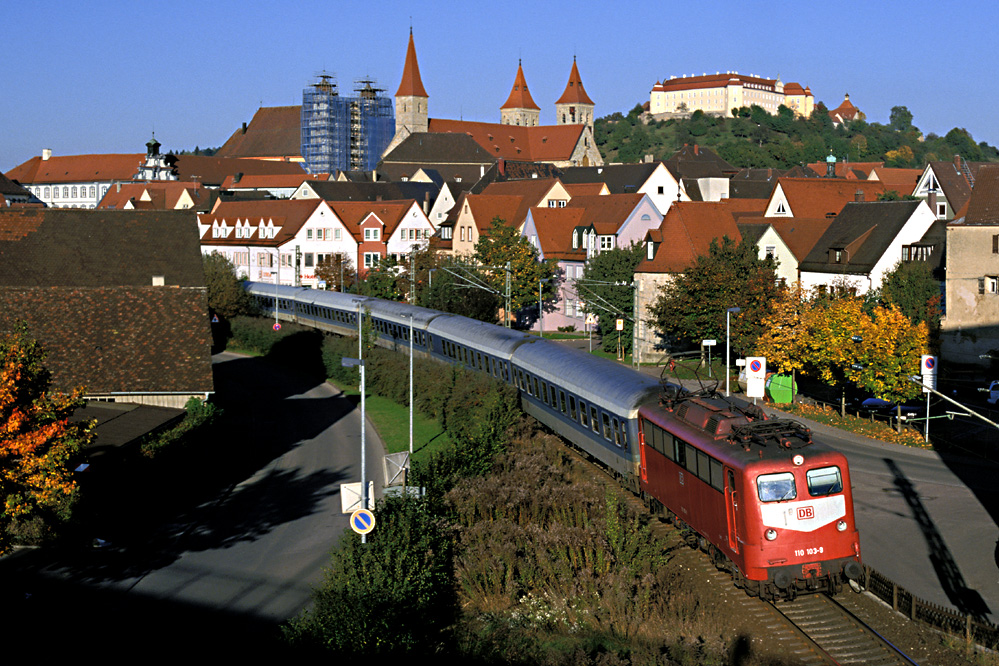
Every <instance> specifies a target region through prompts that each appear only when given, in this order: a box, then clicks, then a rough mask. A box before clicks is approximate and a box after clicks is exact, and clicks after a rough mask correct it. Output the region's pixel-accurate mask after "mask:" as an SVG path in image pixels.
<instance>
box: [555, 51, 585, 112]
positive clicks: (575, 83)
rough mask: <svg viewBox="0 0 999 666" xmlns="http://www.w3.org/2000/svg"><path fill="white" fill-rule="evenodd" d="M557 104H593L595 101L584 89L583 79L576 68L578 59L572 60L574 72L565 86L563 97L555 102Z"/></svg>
mask: <svg viewBox="0 0 999 666" xmlns="http://www.w3.org/2000/svg"><path fill="white" fill-rule="evenodd" d="M555 103H556V104H593V100H592V99H590V96H589V95H587V94H586V90H584V89H583V79H582V78H580V76H579V69H578V68H577V67H576V57H575V56H573V58H572V71H570V72H569V82H568V83H566V84H565V91H564V92H563V93H562V96H561V97H559V98H558V99H557V100H555Z"/></svg>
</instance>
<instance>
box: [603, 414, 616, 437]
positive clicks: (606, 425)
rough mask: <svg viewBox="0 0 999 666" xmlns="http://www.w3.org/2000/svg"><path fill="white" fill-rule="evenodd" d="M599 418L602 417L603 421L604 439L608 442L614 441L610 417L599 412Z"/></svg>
mask: <svg viewBox="0 0 999 666" xmlns="http://www.w3.org/2000/svg"><path fill="white" fill-rule="evenodd" d="M600 416H602V417H603V420H604V439H606V440H607V441H608V442H612V441H614V433H612V432H611V420H610V415H608V414H607V412H600Z"/></svg>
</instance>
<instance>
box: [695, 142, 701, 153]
mask: <svg viewBox="0 0 999 666" xmlns="http://www.w3.org/2000/svg"><path fill="white" fill-rule="evenodd" d="M700 151H701V147H700V146H698V145H697V144H696V143H695V144H694V154H695V155H700V154H701V152H700Z"/></svg>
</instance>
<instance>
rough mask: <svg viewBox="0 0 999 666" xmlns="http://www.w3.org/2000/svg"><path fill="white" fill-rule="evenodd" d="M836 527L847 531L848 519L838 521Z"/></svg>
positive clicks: (841, 530)
mask: <svg viewBox="0 0 999 666" xmlns="http://www.w3.org/2000/svg"><path fill="white" fill-rule="evenodd" d="M836 529H837V530H838V531H840V532H845V531H846V521H845V520H840V521H838V522H837V523H836Z"/></svg>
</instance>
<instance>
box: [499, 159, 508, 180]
mask: <svg viewBox="0 0 999 666" xmlns="http://www.w3.org/2000/svg"><path fill="white" fill-rule="evenodd" d="M498 165H499V173H500V175H501V176H505V175H506V160H505V159H503V158H502V157H501V158H499V162H498Z"/></svg>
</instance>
